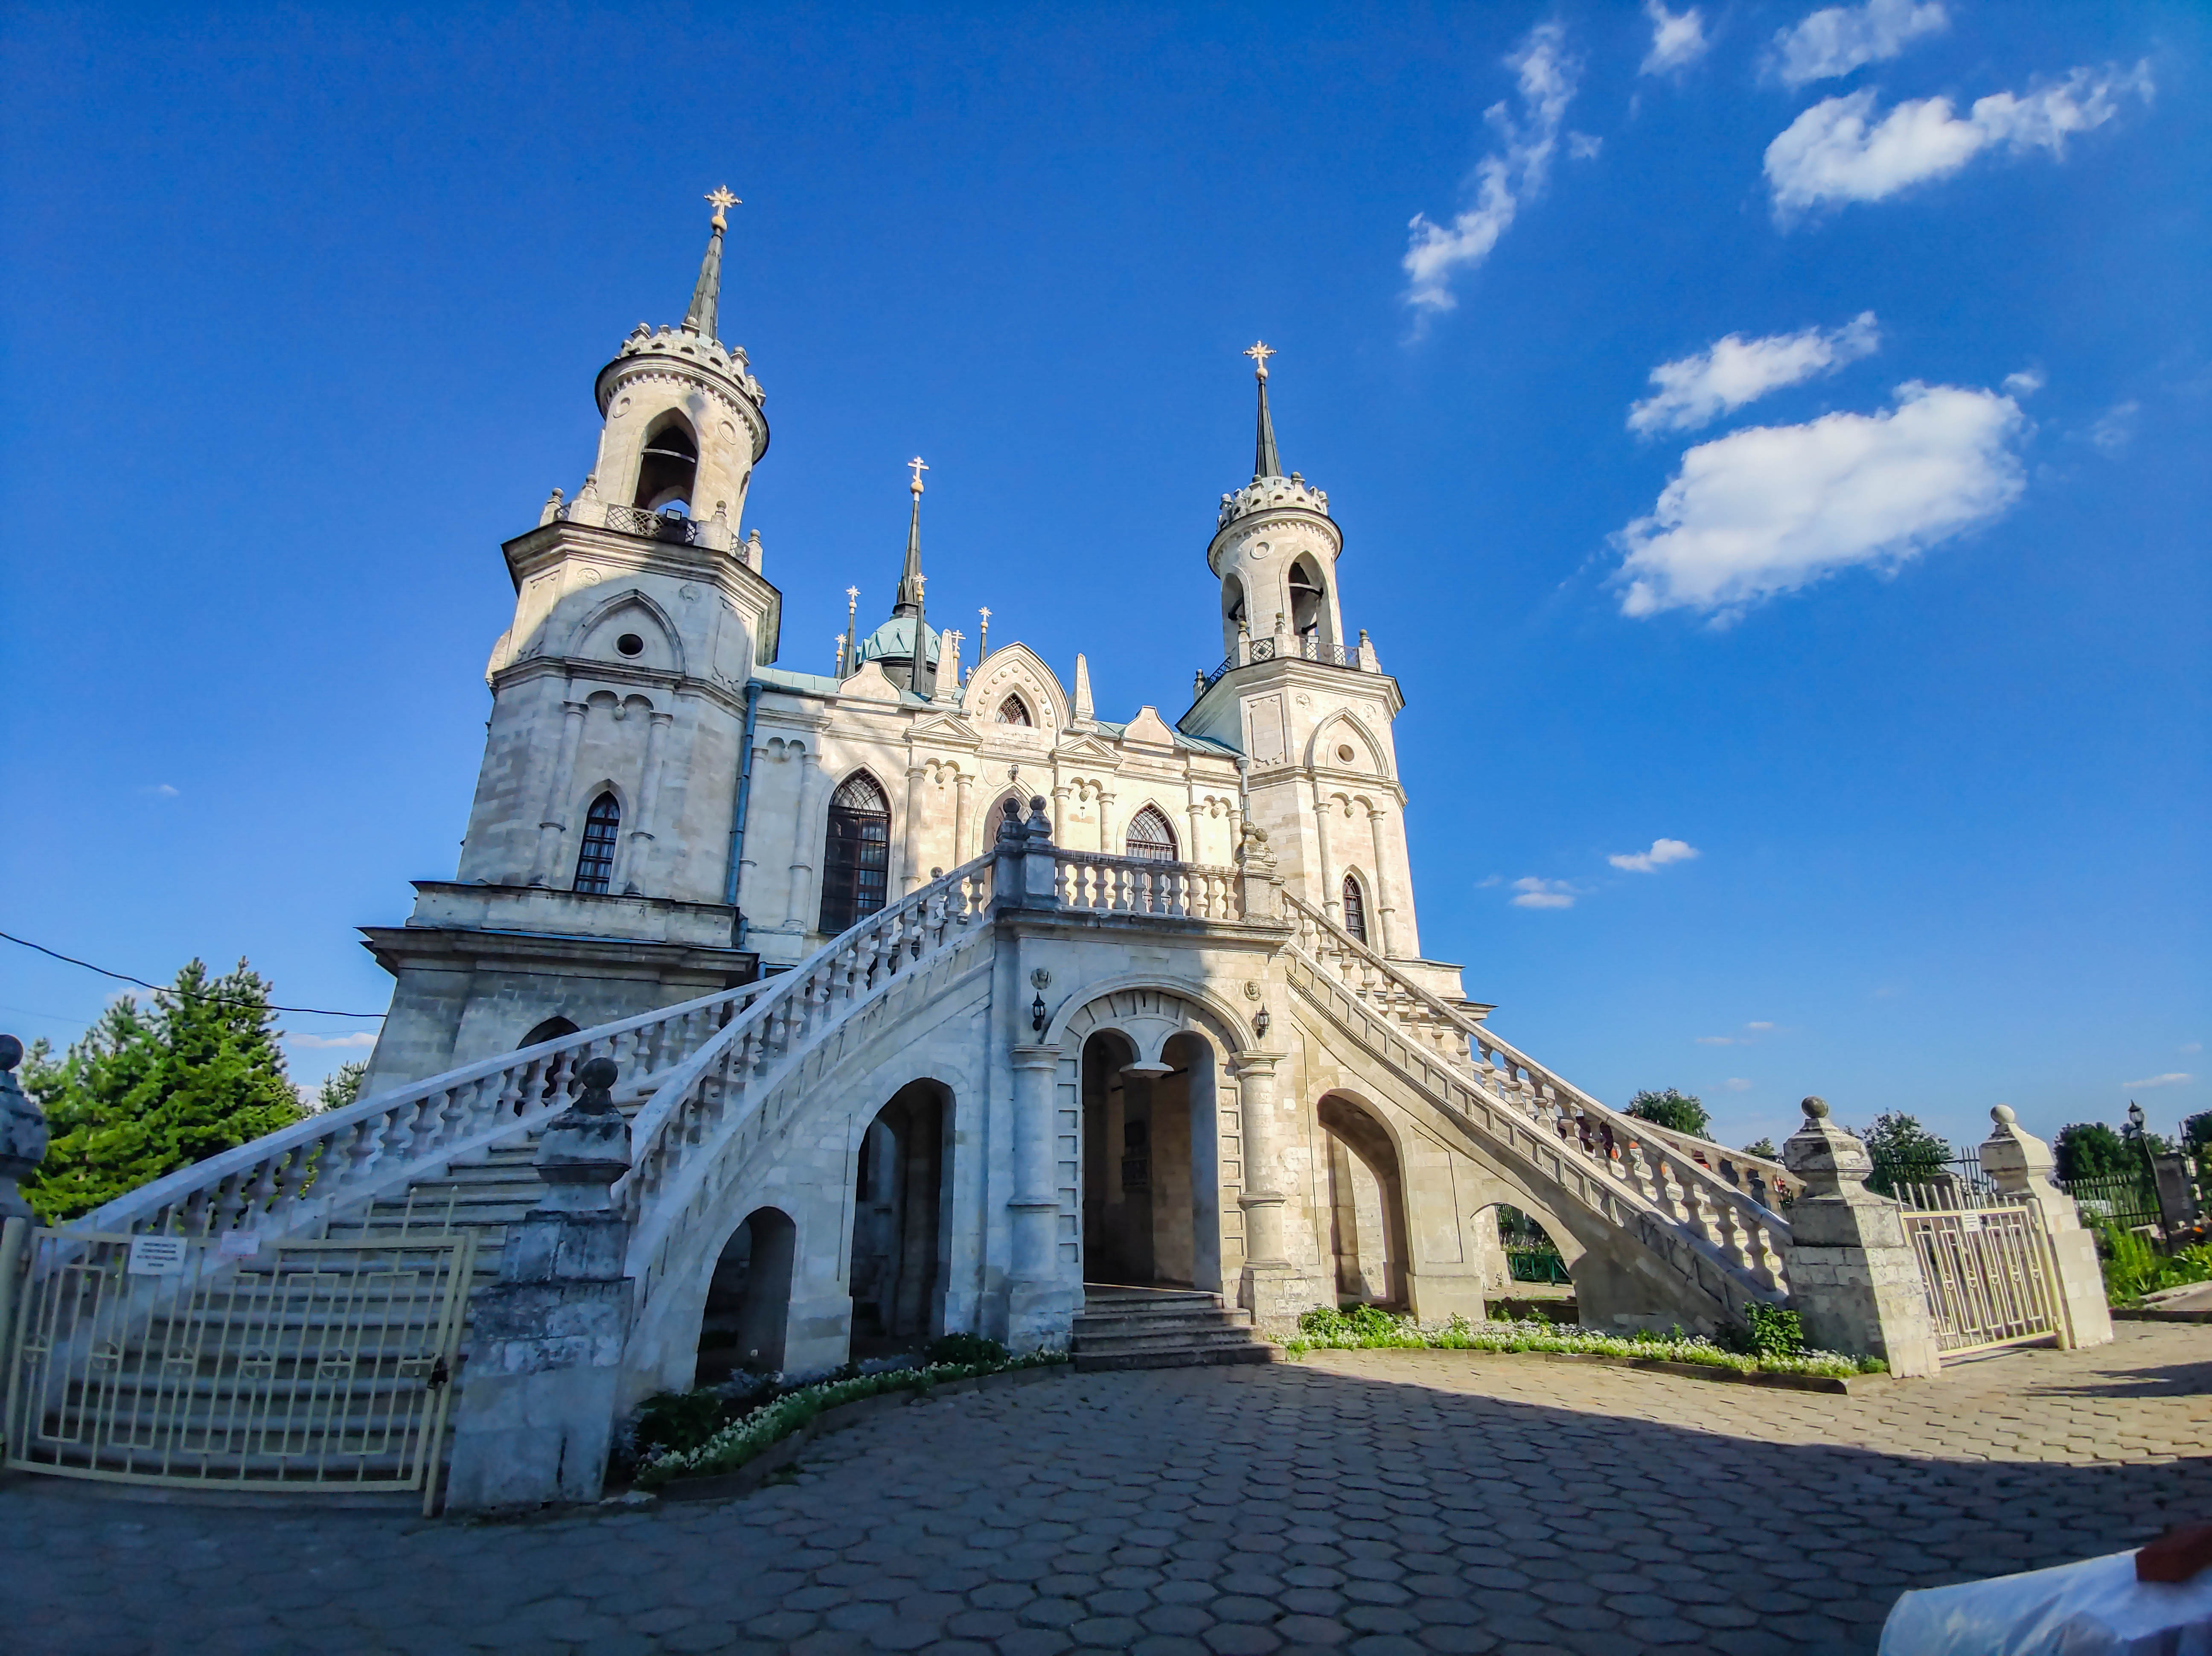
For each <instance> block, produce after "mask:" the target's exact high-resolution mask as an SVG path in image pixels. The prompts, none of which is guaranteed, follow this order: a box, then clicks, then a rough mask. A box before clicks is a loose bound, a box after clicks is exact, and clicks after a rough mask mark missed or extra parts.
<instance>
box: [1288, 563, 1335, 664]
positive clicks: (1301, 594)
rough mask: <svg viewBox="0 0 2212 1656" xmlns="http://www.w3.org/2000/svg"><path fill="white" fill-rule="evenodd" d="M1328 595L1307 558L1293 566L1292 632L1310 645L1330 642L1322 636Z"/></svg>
mask: <svg viewBox="0 0 2212 1656" xmlns="http://www.w3.org/2000/svg"><path fill="white" fill-rule="evenodd" d="M1327 600H1328V594H1326V593H1325V592H1323V591H1322V584H1321V577H1320V575H1317V574H1316V573H1315V570H1314V567H1313V565H1312V563H1310V562H1309V561H1308V560H1306V559H1305V558H1303V557H1302V558H1300V559H1298V560H1297V563H1293V564H1291V631H1292V632H1295V633H1296V634H1297V636H1299V638H1300V639H1302V640H1304V642H1306V643H1308V644H1320V643H1323V642H1330V641H1327V640H1324V639H1323V638H1322V636H1321V632H1322V618H1323V617H1324V616H1325V615H1326V613H1327V611H1328V601H1327Z"/></svg>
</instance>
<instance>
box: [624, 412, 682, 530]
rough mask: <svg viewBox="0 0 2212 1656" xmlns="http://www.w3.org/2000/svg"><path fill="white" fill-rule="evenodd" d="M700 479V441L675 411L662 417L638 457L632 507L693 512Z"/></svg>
mask: <svg viewBox="0 0 2212 1656" xmlns="http://www.w3.org/2000/svg"><path fill="white" fill-rule="evenodd" d="M698 480H699V440H698V439H697V438H696V437H695V436H694V435H692V433H691V423H690V421H689V420H686V419H685V418H684V417H683V416H682V415H681V414H678V413H675V412H673V411H671V412H669V413H666V414H664V415H662V416H661V417H659V419H658V420H655V421H654V422H653V425H652V427H651V428H650V429H648V430H647V432H646V434H645V450H644V452H643V453H642V454H640V455H639V456H638V464H637V494H636V496H635V499H633V500H632V501H631V502H630V503H631V504H632V505H633V506H638V507H641V508H644V509H645V510H646V511H648V512H659V511H665V510H667V509H669V508H674V507H682V508H684V511H685V513H687V514H688V513H689V512H690V509H691V490H692V489H693V488H694V487H695V486H696V484H697V483H698Z"/></svg>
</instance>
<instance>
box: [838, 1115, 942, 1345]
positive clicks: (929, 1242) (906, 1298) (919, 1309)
mask: <svg viewBox="0 0 2212 1656" xmlns="http://www.w3.org/2000/svg"><path fill="white" fill-rule="evenodd" d="M951 1125H952V1111H951V1099H949V1098H948V1097H947V1096H946V1093H945V1089H944V1088H943V1087H940V1086H939V1085H938V1083H936V1082H935V1081H913V1082H910V1083H908V1085H907V1086H905V1087H901V1088H900V1089H899V1090H898V1091H897V1092H896V1093H893V1094H892V1095H891V1101H890V1103H889V1104H887V1105H884V1107H883V1108H882V1109H881V1110H880V1111H877V1113H876V1118H875V1120H874V1121H872V1122H871V1123H869V1124H868V1129H867V1131H866V1133H864V1134H863V1135H861V1138H860V1154H859V1155H858V1157H857V1158H856V1159H855V1160H856V1165H855V1166H854V1174H853V1263H852V1269H851V1272H850V1282H851V1286H852V1294H853V1346H852V1355H853V1358H854V1361H860V1360H861V1359H864V1358H867V1357H878V1356H884V1355H889V1354H890V1353H892V1352H896V1351H907V1350H911V1349H914V1348H915V1346H917V1345H919V1344H921V1342H924V1341H927V1340H928V1339H929V1338H930V1337H931V1336H934V1335H937V1334H941V1333H943V1332H944V1330H945V1275H946V1268H947V1266H948V1264H949V1263H950V1262H949V1259H948V1257H947V1250H948V1245H949V1242H950V1239H951V1226H950V1225H949V1223H948V1222H947V1216H946V1213H945V1203H946V1200H947V1197H948V1196H949V1191H948V1189H947V1187H946V1184H945V1166H946V1164H947V1162H948V1160H950V1158H949V1157H948V1156H947V1154H946V1153H945V1145H946V1135H947V1134H948V1133H949V1132H950V1131H951Z"/></svg>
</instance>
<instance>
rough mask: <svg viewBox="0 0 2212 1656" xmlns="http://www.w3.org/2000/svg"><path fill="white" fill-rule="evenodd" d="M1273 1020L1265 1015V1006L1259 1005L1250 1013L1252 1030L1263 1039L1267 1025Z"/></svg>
mask: <svg viewBox="0 0 2212 1656" xmlns="http://www.w3.org/2000/svg"><path fill="white" fill-rule="evenodd" d="M1273 1022H1274V1020H1273V1019H1272V1018H1270V1017H1269V1016H1268V1015H1267V1008H1265V1007H1261V1008H1260V1009H1259V1011H1257V1012H1255V1013H1254V1014H1252V1032H1253V1033H1254V1034H1255V1035H1257V1036H1258V1037H1259V1038H1261V1040H1263V1041H1264V1040H1266V1039H1267V1026H1268V1025H1269V1024H1271V1023H1273Z"/></svg>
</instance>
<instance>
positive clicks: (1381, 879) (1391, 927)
mask: <svg viewBox="0 0 2212 1656" xmlns="http://www.w3.org/2000/svg"><path fill="white" fill-rule="evenodd" d="M1367 829H1368V832H1369V834H1370V836H1371V837H1373V839H1374V842H1375V910H1376V913H1377V914H1378V915H1380V916H1382V920H1383V937H1382V942H1383V955H1384V957H1385V958H1386V959H1388V958H1390V957H1393V956H1395V955H1396V953H1398V922H1397V913H1398V905H1397V904H1395V903H1393V902H1392V901H1391V900H1390V885H1391V881H1390V876H1389V874H1387V873H1385V872H1384V869H1383V859H1384V857H1385V855H1387V851H1388V848H1387V846H1386V845H1385V844H1384V842H1383V807H1381V806H1379V805H1370V806H1369V807H1367Z"/></svg>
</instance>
